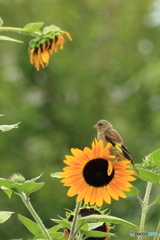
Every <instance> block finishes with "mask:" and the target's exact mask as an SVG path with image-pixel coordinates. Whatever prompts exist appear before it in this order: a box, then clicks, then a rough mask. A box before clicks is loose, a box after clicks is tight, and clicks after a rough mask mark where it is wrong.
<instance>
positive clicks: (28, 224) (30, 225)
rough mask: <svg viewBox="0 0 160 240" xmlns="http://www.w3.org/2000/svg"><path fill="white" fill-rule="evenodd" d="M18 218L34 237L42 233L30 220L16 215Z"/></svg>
mask: <svg viewBox="0 0 160 240" xmlns="http://www.w3.org/2000/svg"><path fill="white" fill-rule="evenodd" d="M18 218H19V220H20V221H21V222H22V223H23V224H24V225H25V226H26V228H27V229H28V230H29V231H30V232H31V233H32V234H33V235H34V236H36V235H38V234H41V233H42V231H41V229H40V227H39V225H38V224H37V223H35V222H33V221H31V220H30V219H28V218H26V217H24V216H22V215H20V214H18Z"/></svg>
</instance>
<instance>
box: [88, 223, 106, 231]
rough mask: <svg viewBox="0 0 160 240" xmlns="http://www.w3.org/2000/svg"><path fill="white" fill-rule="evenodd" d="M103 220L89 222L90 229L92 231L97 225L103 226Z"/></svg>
mask: <svg viewBox="0 0 160 240" xmlns="http://www.w3.org/2000/svg"><path fill="white" fill-rule="evenodd" d="M102 224H103V222H98V223H88V231H91V230H93V229H95V228H97V227H100V226H102Z"/></svg>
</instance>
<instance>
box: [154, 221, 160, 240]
mask: <svg viewBox="0 0 160 240" xmlns="http://www.w3.org/2000/svg"><path fill="white" fill-rule="evenodd" d="M156 232H157V233H158V236H155V237H154V240H158V239H160V221H159V223H158V226H157V230H156Z"/></svg>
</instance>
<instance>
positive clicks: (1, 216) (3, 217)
mask: <svg viewBox="0 0 160 240" xmlns="http://www.w3.org/2000/svg"><path fill="white" fill-rule="evenodd" d="M13 213H14V212H5V211H2V212H0V223H4V222H5V221H7V220H8V219H9V218H10V216H11V215H12V214H13Z"/></svg>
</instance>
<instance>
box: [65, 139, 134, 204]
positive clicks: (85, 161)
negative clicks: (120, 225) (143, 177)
mask: <svg viewBox="0 0 160 240" xmlns="http://www.w3.org/2000/svg"><path fill="white" fill-rule="evenodd" d="M110 147H111V144H110V143H108V144H107V145H106V147H104V146H103V142H102V140H100V141H97V140H95V141H94V142H93V143H92V148H91V149H90V148H88V147H85V148H84V150H83V151H82V150H79V149H77V148H76V149H74V148H72V149H71V152H72V154H73V156H66V160H64V162H65V163H66V164H67V165H68V166H67V167H65V168H64V169H63V170H64V172H62V173H61V174H60V177H62V178H64V179H62V180H61V182H62V183H64V186H68V187H70V189H69V190H68V192H67V195H68V196H69V197H72V196H74V195H76V194H78V196H77V199H76V201H77V202H79V201H81V200H84V203H85V204H90V205H94V204H96V205H98V206H102V204H103V201H105V202H107V203H109V204H110V203H111V198H113V199H115V200H119V197H122V198H126V197H127V196H126V195H125V194H124V192H123V191H130V189H129V187H132V185H131V184H130V183H129V181H134V180H135V179H136V178H134V177H133V176H131V175H132V174H135V172H134V171H131V170H128V167H130V163H129V161H127V160H122V161H117V162H114V156H112V155H110V150H109V149H110Z"/></svg>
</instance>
